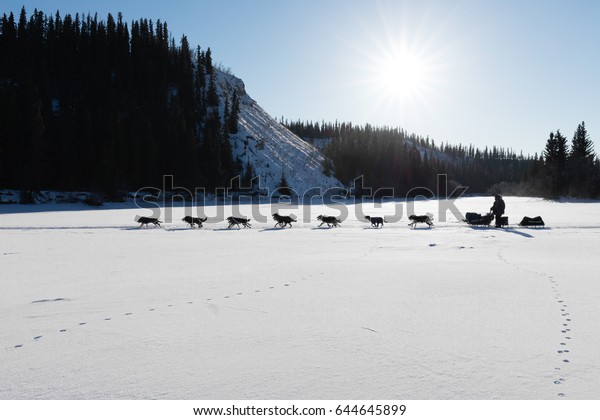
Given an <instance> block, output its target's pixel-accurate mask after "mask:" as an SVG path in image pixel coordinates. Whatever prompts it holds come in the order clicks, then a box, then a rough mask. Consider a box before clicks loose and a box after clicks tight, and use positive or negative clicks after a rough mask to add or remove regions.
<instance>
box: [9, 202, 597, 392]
mask: <svg viewBox="0 0 600 420" xmlns="http://www.w3.org/2000/svg"><path fill="white" fill-rule="evenodd" d="M492 201H493V199H492V198H489V197H479V198H462V199H459V200H458V201H457V202H456V206H457V207H458V209H459V210H460V211H461V212H462V213H465V212H467V211H476V212H485V211H486V210H487V209H489V207H490V206H491V204H492ZM505 201H506V203H507V215H508V216H509V218H510V222H511V224H512V226H511V227H510V228H509V229H493V228H485V227H484V228H473V227H469V226H467V225H466V224H465V223H463V222H460V221H458V220H457V219H455V218H454V217H453V216H452V215H451V214H450V213H448V214H447V221H445V222H444V221H440V215H439V210H438V209H439V207H438V204H439V203H438V202H437V201H435V200H430V201H421V202H417V203H416V212H417V213H420V214H424V213H426V212H431V213H432V214H434V217H435V227H434V228H432V229H429V228H427V227H425V226H423V225H419V226H418V227H417V228H416V229H411V228H409V227H407V221H406V214H405V216H404V218H403V219H402V221H400V222H397V223H388V224H387V225H385V227H384V228H383V229H373V228H371V226H370V225H369V224H366V223H363V222H361V221H359V220H357V219H356V216H355V215H354V207H353V206H350V207H348V210H349V218H348V220H345V221H344V222H343V223H342V227H340V228H337V229H336V228H331V229H329V228H326V227H321V228H317V226H318V222H317V221H316V216H317V215H319V214H326V213H328V214H336V211H335V210H332V209H331V208H327V207H325V206H324V205H320V206H319V205H313V206H312V207H307V208H301V209H298V208H296V209H287V210H286V209H281V210H280V212H281V213H282V214H290V213H294V214H296V215H301V214H302V212H303V211H304V210H306V211H310V214H311V216H310V221H306V222H304V221H302V220H300V219H299V220H298V223H296V224H294V227H293V228H291V229H289V228H288V229H285V230H283V229H272V228H273V225H274V223H275V222H274V221H272V220H271V217H270V216H269V221H268V222H265V223H259V222H256V221H254V222H253V226H252V229H236V228H232V229H227V224H226V223H225V222H220V223H209V222H211V219H212V220H213V221H214V218H215V217H216V216H215V215H216V214H217V212H218V211H219V210H220V211H222V212H224V213H225V215H226V216H228V215H229V214H230V210H231V209H230V208H229V207H225V208H223V207H210V206H208V207H206V208H205V210H206V212H207V214H208V216H209V222H207V223H205V226H204V228H203V229H190V228H189V227H188V226H186V225H185V223H184V222H181V221H180V219H181V217H183V215H184V209H183V208H176V209H173V212H174V217H173V218H174V222H173V223H165V224H163V226H162V227H161V228H152V227H150V228H138V227H137V224H136V223H135V222H133V219H134V217H135V215H137V214H141V215H149V214H146V213H147V212H148V210H140V209H137V208H131V207H129V208H127V206H124V205H112V206H107V208H103V209H98V210H95V209H92V210H91V209H89V208H85V207H81V206H75V205H64V204H63V205H34V206H18V205H5V206H1V207H0V278H1V280H0V282H1V283H0V284H1V287H2V293H1V294H0V319H1V320H2V325H1V327H0V399H4V400H8V399H196V400H197V399H211V400H213V399H237V400H247V399H276V400H278V399H292V400H296V399H335V400H340V399H360V400H362V399H376V400H385V399H395V400H397V399H402V400H406V399H419V400H423V399H441V400H446V399H503V400H504V399H542V400H552V399H599V398H600V337H599V333H598V332H599V331H600V316H599V313H598V307H599V306H600V281H599V280H598V268H599V267H600V264H598V259H597V255H598V249H599V245H600V239H599V234H600V217H599V215H600V203H599V202H551V201H544V200H541V199H537V198H515V197H506V198H505ZM365 207H368V208H370V209H371V210H369V211H367V213H370V214H372V215H388V216H389V215H390V214H392V213H393V207H394V203H391V202H390V203H386V204H384V206H383V208H376V209H374V208H373V205H372V204H371V205H370V206H365ZM42 210H43V211H42ZM261 210H262V213H263V214H265V215H270V214H271V213H270V211H271V210H270V208H269V206H267V205H263V206H262V207H261ZM241 211H242V213H243V214H245V215H248V216H250V215H251V209H250V206H249V205H244V206H242V209H241ZM145 212H146V213H145ZM194 215H195V211H194ZM525 215H527V216H531V217H533V216H538V215H541V216H542V217H543V218H544V220H545V221H546V224H547V226H546V228H543V229H536V228H527V229H526V228H519V227H516V226H515V225H516V223H518V221H519V220H520V219H521V218H522V217H523V216H525ZM163 216H164V214H163V215H162V216H161V217H163Z"/></svg>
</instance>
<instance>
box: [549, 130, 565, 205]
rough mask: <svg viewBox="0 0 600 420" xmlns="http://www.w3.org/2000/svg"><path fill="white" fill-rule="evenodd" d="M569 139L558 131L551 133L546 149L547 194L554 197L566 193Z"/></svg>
mask: <svg viewBox="0 0 600 420" xmlns="http://www.w3.org/2000/svg"><path fill="white" fill-rule="evenodd" d="M567 157H568V153H567V138H566V137H565V136H563V135H562V134H561V133H560V130H556V134H554V133H550V137H549V138H548V140H547V142H546V148H545V149H544V161H545V169H546V175H547V182H548V183H547V192H548V194H549V195H550V196H552V197H557V196H561V195H563V194H565V193H566V188H567V186H568V179H567Z"/></svg>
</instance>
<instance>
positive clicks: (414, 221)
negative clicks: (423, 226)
mask: <svg viewBox="0 0 600 420" xmlns="http://www.w3.org/2000/svg"><path fill="white" fill-rule="evenodd" d="M408 218H409V219H410V220H412V222H411V223H409V224H408V226H411V227H413V228H414V227H415V226H416V224H417V223H427V225H428V226H429V227H432V226H433V218H432V217H431V216H428V215H423V216H415V215H414V214H413V215H410V216H408Z"/></svg>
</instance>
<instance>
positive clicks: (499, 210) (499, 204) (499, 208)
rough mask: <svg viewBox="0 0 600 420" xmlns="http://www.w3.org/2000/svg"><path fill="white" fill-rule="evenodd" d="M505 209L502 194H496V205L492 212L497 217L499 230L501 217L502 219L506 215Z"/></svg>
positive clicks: (491, 209) (493, 206)
mask: <svg viewBox="0 0 600 420" xmlns="http://www.w3.org/2000/svg"><path fill="white" fill-rule="evenodd" d="M505 208H506V204H505V203H504V200H503V199H502V196H501V195H500V194H496V196H495V197H494V204H493V205H492V207H491V208H490V212H492V214H493V215H494V216H496V227H497V228H499V227H500V217H502V215H503V214H504V210H505Z"/></svg>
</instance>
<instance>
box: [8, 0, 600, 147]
mask: <svg viewBox="0 0 600 420" xmlns="http://www.w3.org/2000/svg"><path fill="white" fill-rule="evenodd" d="M23 5H24V6H25V8H26V10H27V12H28V14H29V13H31V12H33V10H34V9H35V8H37V9H38V10H42V11H44V12H46V13H54V12H56V10H60V12H61V15H64V14H66V13H71V14H74V13H76V12H79V13H82V12H83V13H86V14H87V13H88V12H90V13H95V12H97V13H98V15H99V17H101V18H103V19H105V18H106V15H107V13H109V12H111V13H113V14H114V15H116V13H117V12H119V11H120V12H122V13H123V16H124V18H125V20H126V21H128V22H130V21H131V20H134V19H138V18H141V17H144V18H148V19H152V20H154V21H156V20H157V19H161V20H162V21H166V22H167V23H168V25H169V29H170V31H171V33H172V35H173V36H174V37H175V39H177V40H179V39H180V37H181V35H182V34H185V35H186V36H187V37H188V40H189V42H190V44H191V45H192V46H196V45H200V46H201V47H202V48H204V49H206V47H210V48H211V50H212V51H213V59H214V60H215V62H217V63H221V64H222V65H223V66H224V67H226V68H230V69H231V71H232V72H233V73H234V74H235V75H236V76H238V77H240V78H242V79H243V80H244V82H245V84H246V90H247V91H248V93H249V94H250V95H251V96H252V97H253V98H254V99H255V100H256V101H257V102H258V103H259V104H260V105H261V106H262V107H263V108H264V109H265V110H267V111H268V112H269V113H270V114H271V115H273V116H274V117H277V118H279V117H281V116H284V117H286V118H288V119H290V120H296V119H301V120H313V121H321V120H325V121H335V120H338V121H350V122H353V123H355V124H364V123H371V124H373V125H388V126H394V127H396V126H399V127H402V128H404V129H406V130H407V131H409V132H414V133H417V134H420V135H423V136H427V135H428V136H430V137H431V138H433V139H435V141H436V142H437V143H440V142H442V141H443V142H450V143H458V142H462V143H463V144H469V143H472V144H474V145H475V146H478V147H485V146H486V145H490V146H491V145H498V146H503V147H507V148H513V149H514V150H515V151H517V152H519V151H521V150H522V151H523V152H524V153H531V154H533V153H535V152H540V151H541V150H542V149H543V147H544V145H545V142H546V140H547V138H548V135H549V133H550V131H555V130H557V129H560V130H561V132H562V133H563V134H565V135H566V136H567V137H568V138H569V139H570V138H571V137H572V135H573V132H574V131H575V129H576V127H577V125H578V124H579V123H580V122H581V121H585V122H586V127H587V129H588V132H589V134H590V136H591V138H592V140H594V142H595V144H596V149H597V151H598V152H600V77H599V76H600V48H599V47H598V46H599V45H600V25H599V24H598V22H599V21H600V1H596V0H587V1H583V0H581V1H577V0H574V1H567V0H540V1H527V0H516V1H513V0H497V1H485V0H479V1H475V0H453V1H446V0H439V1H427V0H420V1H414V0H407V1H404V0H389V1H388V0H379V1H377V0H373V1H367V0H363V1H358V0H245V1H244V0H231V1H227V0H218V1H217V0H210V1H205V0H197V1H192V0H188V1H179V0H172V1H164V0H161V1H156V0H152V1H139V0H129V1H114V0H108V1H88V0H56V1H42V0H40V1H35V0H21V1H14V0H3V1H2V2H1V3H0V13H4V12H10V11H13V12H15V13H18V12H19V11H20V9H21V6H23ZM399 79H402V82H399Z"/></svg>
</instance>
